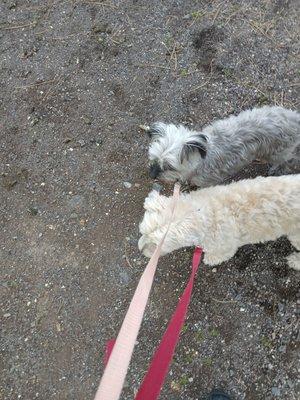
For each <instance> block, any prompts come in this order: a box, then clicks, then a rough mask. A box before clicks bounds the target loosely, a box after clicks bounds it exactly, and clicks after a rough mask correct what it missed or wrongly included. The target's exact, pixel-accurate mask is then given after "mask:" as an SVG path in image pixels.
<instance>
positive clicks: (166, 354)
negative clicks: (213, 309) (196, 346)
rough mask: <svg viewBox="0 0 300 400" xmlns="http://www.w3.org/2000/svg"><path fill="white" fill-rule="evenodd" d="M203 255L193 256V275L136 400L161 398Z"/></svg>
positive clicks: (197, 250)
mask: <svg viewBox="0 0 300 400" xmlns="http://www.w3.org/2000/svg"><path fill="white" fill-rule="evenodd" d="M201 255H202V249H201V248H200V247H196V249H195V251H194V255H193V262H192V273H191V276H190V279H189V282H188V284H187V286H186V288H185V290H184V292H183V294H182V296H181V298H180V300H179V302H178V305H177V307H176V310H175V312H174V314H173V316H172V318H171V320H170V322H169V325H168V327H167V329H166V331H165V333H164V335H163V338H162V340H161V342H160V344H159V346H158V348H157V349H156V352H155V354H154V356H153V358H152V361H151V364H150V367H149V369H148V372H147V373H146V375H145V377H144V380H143V383H142V385H141V386H140V389H139V391H138V393H137V395H136V397H135V400H156V399H157V398H158V396H159V393H160V391H161V388H162V386H163V383H164V380H165V377H166V375H167V372H168V369H169V366H170V364H171V361H172V358H173V355H174V351H175V347H176V345H177V343H178V340H179V336H180V331H181V329H182V327H183V324H184V321H185V317H186V313H187V309H188V306H189V303H190V299H191V295H192V290H193V285H194V279H195V275H196V273H197V270H198V267H199V263H200V261H201Z"/></svg>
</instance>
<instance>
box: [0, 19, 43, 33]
mask: <svg viewBox="0 0 300 400" xmlns="http://www.w3.org/2000/svg"><path fill="white" fill-rule="evenodd" d="M36 24H37V22H36V21H33V22H28V23H27V24H23V25H12V26H2V27H0V29H3V30H6V31H8V30H11V29H22V28H29V27H30V26H36Z"/></svg>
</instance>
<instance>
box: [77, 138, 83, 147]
mask: <svg viewBox="0 0 300 400" xmlns="http://www.w3.org/2000/svg"><path fill="white" fill-rule="evenodd" d="M78 143H79V144H80V146H81V147H84V146H85V141H84V140H82V139H79V140H78Z"/></svg>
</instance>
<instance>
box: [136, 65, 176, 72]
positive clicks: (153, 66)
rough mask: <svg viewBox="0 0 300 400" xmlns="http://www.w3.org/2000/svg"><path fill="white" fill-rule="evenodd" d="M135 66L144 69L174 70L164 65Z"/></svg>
mask: <svg viewBox="0 0 300 400" xmlns="http://www.w3.org/2000/svg"><path fill="white" fill-rule="evenodd" d="M135 66H136V67H142V68H161V69H167V70H169V71H170V70H171V69H172V68H170V67H165V66H164V65H159V64H135Z"/></svg>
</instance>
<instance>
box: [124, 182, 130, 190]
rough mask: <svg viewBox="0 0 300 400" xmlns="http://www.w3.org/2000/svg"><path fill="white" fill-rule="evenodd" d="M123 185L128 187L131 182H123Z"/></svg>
mask: <svg viewBox="0 0 300 400" xmlns="http://www.w3.org/2000/svg"><path fill="white" fill-rule="evenodd" d="M123 185H124V186H125V187H126V188H127V189H130V188H131V187H132V183H130V182H123Z"/></svg>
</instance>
